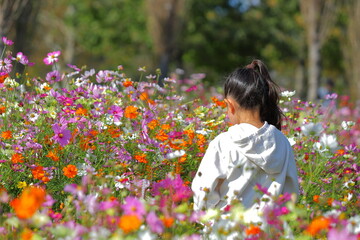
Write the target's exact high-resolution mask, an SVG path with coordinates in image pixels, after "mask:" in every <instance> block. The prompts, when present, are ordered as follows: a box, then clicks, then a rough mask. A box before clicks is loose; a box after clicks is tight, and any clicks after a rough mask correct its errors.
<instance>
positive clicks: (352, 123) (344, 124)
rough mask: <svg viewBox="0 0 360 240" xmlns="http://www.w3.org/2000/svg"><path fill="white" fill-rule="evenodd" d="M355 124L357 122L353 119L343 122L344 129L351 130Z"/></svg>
mask: <svg viewBox="0 0 360 240" xmlns="http://www.w3.org/2000/svg"><path fill="white" fill-rule="evenodd" d="M354 125H355V122H353V121H342V122H341V127H342V128H343V129H344V130H349V129H350V128H351V127H352V126H354Z"/></svg>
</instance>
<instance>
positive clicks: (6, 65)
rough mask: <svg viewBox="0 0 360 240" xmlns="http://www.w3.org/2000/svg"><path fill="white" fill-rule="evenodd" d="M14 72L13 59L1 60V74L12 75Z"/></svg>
mask: <svg viewBox="0 0 360 240" xmlns="http://www.w3.org/2000/svg"><path fill="white" fill-rule="evenodd" d="M11 70H12V64H11V59H8V58H4V59H0V72H5V73H10V72H11Z"/></svg>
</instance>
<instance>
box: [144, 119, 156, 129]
mask: <svg viewBox="0 0 360 240" xmlns="http://www.w3.org/2000/svg"><path fill="white" fill-rule="evenodd" d="M147 126H148V127H149V128H150V129H151V130H153V129H154V128H156V127H157V126H159V121H158V120H156V119H153V120H151V121H150V122H149V123H148V124H147Z"/></svg>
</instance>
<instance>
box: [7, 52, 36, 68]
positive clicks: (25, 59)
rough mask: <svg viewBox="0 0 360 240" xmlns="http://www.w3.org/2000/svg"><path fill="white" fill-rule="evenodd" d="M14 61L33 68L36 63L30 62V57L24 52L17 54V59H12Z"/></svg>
mask: <svg viewBox="0 0 360 240" xmlns="http://www.w3.org/2000/svg"><path fill="white" fill-rule="evenodd" d="M12 60H15V61H17V62H19V63H21V64H22V65H25V66H33V65H34V63H32V62H29V59H28V57H27V56H25V55H24V54H23V53H22V52H18V53H17V54H16V57H14V58H12Z"/></svg>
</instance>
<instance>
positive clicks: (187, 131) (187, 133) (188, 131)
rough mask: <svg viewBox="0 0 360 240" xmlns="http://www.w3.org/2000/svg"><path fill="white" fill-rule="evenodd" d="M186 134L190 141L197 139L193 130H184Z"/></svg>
mask: <svg viewBox="0 0 360 240" xmlns="http://www.w3.org/2000/svg"><path fill="white" fill-rule="evenodd" d="M184 134H186V135H187V136H188V137H189V138H190V139H193V138H194V137H195V132H194V131H193V130H191V129H189V130H184Z"/></svg>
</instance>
